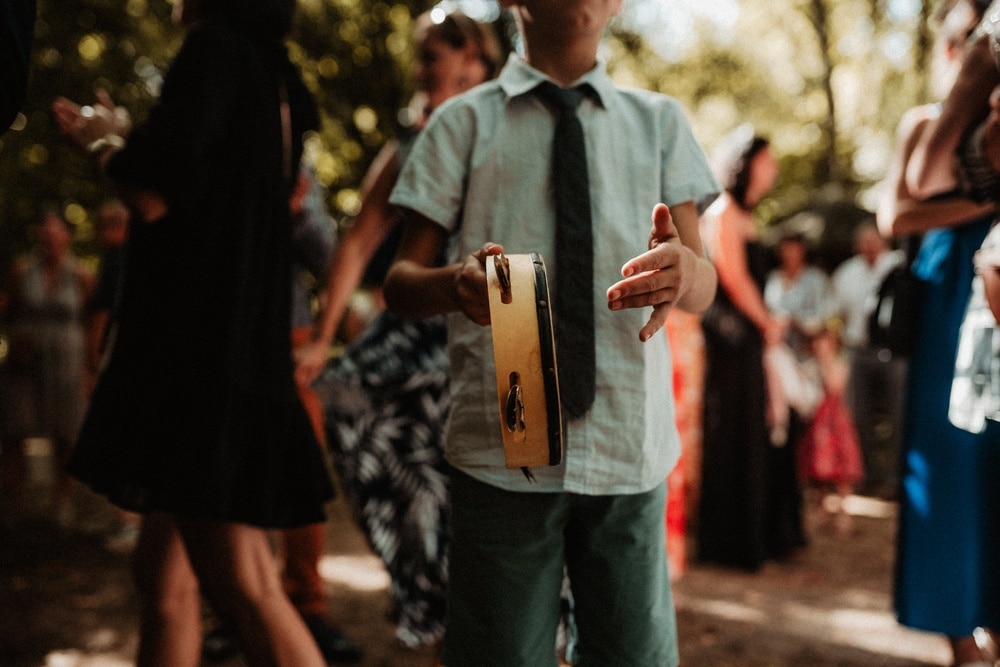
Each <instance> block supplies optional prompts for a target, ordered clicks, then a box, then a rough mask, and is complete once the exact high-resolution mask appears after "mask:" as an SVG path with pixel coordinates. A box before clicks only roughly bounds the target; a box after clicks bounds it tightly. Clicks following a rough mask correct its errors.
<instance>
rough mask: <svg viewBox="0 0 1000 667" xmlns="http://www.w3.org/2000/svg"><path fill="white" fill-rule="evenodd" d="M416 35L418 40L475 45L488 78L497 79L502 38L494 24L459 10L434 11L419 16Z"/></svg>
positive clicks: (453, 45)
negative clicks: (471, 16) (470, 16)
mask: <svg viewBox="0 0 1000 667" xmlns="http://www.w3.org/2000/svg"><path fill="white" fill-rule="evenodd" d="M414 36H415V38H416V41H417V42H422V41H424V40H425V39H427V38H432V39H439V40H441V41H442V42H444V43H445V44H447V45H448V46H450V47H451V48H453V49H464V48H465V47H466V46H468V45H469V44H472V45H473V46H474V47H475V49H476V53H477V55H478V56H479V59H480V61H482V63H483V65H485V67H486V78H487V79H492V78H494V77H495V76H496V75H497V73H498V72H499V71H500V66H501V65H502V64H503V62H502V58H503V54H502V52H501V49H500V40H498V39H497V35H496V32H495V31H494V30H493V27H492V26H491V25H490V24H488V23H482V22H480V21H476V20H474V19H471V18H469V17H468V16H466V15H465V14H463V13H462V12H460V11H459V10H457V9H456V10H453V11H450V12H448V13H447V14H444V13H442V15H441V16H439V15H438V14H437V13H436V12H433V11H431V12H425V13H423V14H421V15H420V16H418V17H417V25H416V29H415V33H414Z"/></svg>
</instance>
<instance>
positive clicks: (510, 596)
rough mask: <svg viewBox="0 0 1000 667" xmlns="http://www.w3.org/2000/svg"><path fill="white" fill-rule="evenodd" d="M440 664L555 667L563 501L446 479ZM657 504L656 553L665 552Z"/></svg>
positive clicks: (456, 476)
mask: <svg viewBox="0 0 1000 667" xmlns="http://www.w3.org/2000/svg"><path fill="white" fill-rule="evenodd" d="M451 494H452V523H451V528H452V533H451V542H450V551H449V557H448V566H449V577H450V579H449V583H448V611H447V616H446V619H445V637H444V649H443V654H442V663H443V664H444V665H446V666H447V667H555V665H556V664H557V660H556V629H557V627H558V624H559V612H560V608H559V607H560V591H561V589H562V581H563V540H562V533H563V523H564V517H565V509H564V508H565V505H564V503H563V498H564V497H563V496H562V494H551V493H514V492H510V491H504V490H502V489H498V488H496V487H493V486H490V485H488V484H484V483H482V482H479V481H477V480H474V479H473V478H471V477H469V476H468V475H465V474H464V473H461V472H459V471H457V470H453V471H452V472H451ZM663 510H664V506H663V503H662V502H661V503H660V515H659V521H658V524H659V525H660V531H659V534H660V544H659V547H660V550H661V551H663V550H664V542H663V540H664V535H663Z"/></svg>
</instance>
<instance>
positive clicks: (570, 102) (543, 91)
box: [535, 81, 586, 113]
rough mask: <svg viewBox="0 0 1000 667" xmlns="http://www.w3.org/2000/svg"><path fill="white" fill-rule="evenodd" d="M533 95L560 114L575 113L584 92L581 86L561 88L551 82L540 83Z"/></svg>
mask: <svg viewBox="0 0 1000 667" xmlns="http://www.w3.org/2000/svg"><path fill="white" fill-rule="evenodd" d="M535 94H536V95H538V97H540V98H541V99H542V101H543V102H545V103H546V104H548V105H549V106H551V107H553V108H555V109H557V110H558V111H559V112H560V113H563V112H566V111H569V112H571V113H576V108H577V107H578V106H580V102H581V101H582V100H583V97H584V95H585V94H586V92H585V91H584V89H583V86H578V87H576V88H563V87H561V86H557V85H556V84H554V83H552V82H551V81H542V82H541V83H539V84H538V85H537V86H536V87H535Z"/></svg>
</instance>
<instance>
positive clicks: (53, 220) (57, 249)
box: [38, 214, 73, 259]
mask: <svg viewBox="0 0 1000 667" xmlns="http://www.w3.org/2000/svg"><path fill="white" fill-rule="evenodd" d="M72 240H73V237H72V235H71V234H70V231H69V229H68V228H67V227H66V225H65V224H64V223H63V221H62V220H61V219H60V218H59V216H58V215H55V214H49V215H46V216H45V217H44V218H42V221H41V222H40V223H39V224H38V245H39V247H41V250H42V254H43V255H44V256H45V257H46V258H48V259H59V258H61V257H63V256H64V255H65V254H66V252H67V251H68V250H69V246H70V242H71V241H72Z"/></svg>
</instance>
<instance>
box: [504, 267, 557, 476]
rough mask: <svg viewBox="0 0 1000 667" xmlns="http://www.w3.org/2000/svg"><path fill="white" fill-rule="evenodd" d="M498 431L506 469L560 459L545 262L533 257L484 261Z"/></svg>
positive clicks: (551, 463)
mask: <svg viewBox="0 0 1000 667" xmlns="http://www.w3.org/2000/svg"><path fill="white" fill-rule="evenodd" d="M486 283H487V289H488V291H489V298H490V320H491V325H492V329H493V359H494V361H495V364H496V379H497V398H498V399H499V402H500V430H501V433H502V434H503V447H504V456H505V459H506V464H507V467H508V468H521V469H522V470H524V473H525V475H526V476H527V477H528V479H534V478H533V477H532V475H531V473H530V472H529V471H528V468H529V467H531V466H539V465H557V464H559V462H560V461H562V413H561V410H560V405H559V380H558V375H557V374H556V350H555V339H554V337H553V328H552V313H551V311H550V309H549V288H548V280H547V278H546V275H545V262H544V260H543V259H542V256H541V255H539V254H538V253H531V254H529V255H492V256H490V257H487V258H486Z"/></svg>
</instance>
